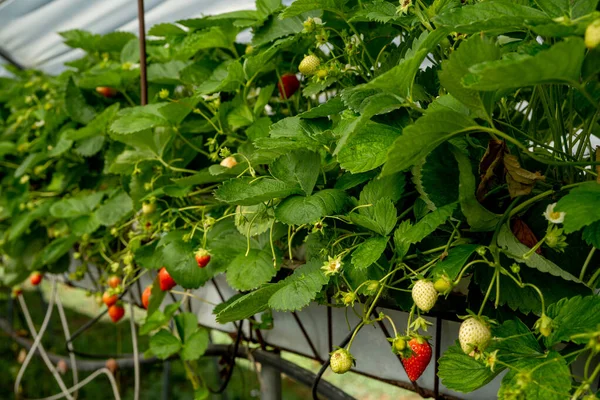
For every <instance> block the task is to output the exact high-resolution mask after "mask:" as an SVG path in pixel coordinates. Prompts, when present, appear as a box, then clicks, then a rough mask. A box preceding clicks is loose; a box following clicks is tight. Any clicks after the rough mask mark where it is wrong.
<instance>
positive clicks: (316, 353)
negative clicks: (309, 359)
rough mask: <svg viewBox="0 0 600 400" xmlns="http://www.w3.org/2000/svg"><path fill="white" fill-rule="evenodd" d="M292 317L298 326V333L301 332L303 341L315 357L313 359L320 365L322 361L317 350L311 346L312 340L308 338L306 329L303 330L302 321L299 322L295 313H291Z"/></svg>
mask: <svg viewBox="0 0 600 400" xmlns="http://www.w3.org/2000/svg"><path fill="white" fill-rule="evenodd" d="M292 315H293V316H294V319H295V320H296V323H297V324H298V327H299V328H300V331H302V335H303V336H304V339H306V342H307V343H308V346H309V347H310V349H311V350H312V352H313V355H314V356H315V359H316V360H317V361H319V362H320V363H322V362H323V359H322V358H321V355H320V354H319V351H318V350H317V348H316V347H315V345H314V344H313V342H312V340H311V339H310V336H309V335H308V332H306V328H304V325H303V324H302V321H300V317H298V314H296V312H295V311H294V312H292Z"/></svg>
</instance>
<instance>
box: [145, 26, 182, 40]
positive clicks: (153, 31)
mask: <svg viewBox="0 0 600 400" xmlns="http://www.w3.org/2000/svg"><path fill="white" fill-rule="evenodd" d="M148 35H150V36H159V37H166V36H180V35H181V36H182V35H187V32H186V31H184V30H183V29H181V28H180V27H178V26H177V25H175V24H167V23H162V24H156V25H153V26H152V27H151V28H150V29H149V30H148Z"/></svg>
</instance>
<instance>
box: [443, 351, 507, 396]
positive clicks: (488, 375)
mask: <svg viewBox="0 0 600 400" xmlns="http://www.w3.org/2000/svg"><path fill="white" fill-rule="evenodd" d="M502 370H503V367H501V366H496V369H495V371H494V372H492V371H491V370H490V368H489V367H486V366H485V365H484V364H483V362H481V361H477V360H475V359H474V358H473V357H469V356H468V355H466V354H465V353H464V352H463V351H462V349H461V348H460V346H459V345H458V344H455V345H454V346H451V347H449V348H448V350H446V352H445V353H444V355H443V356H442V357H441V358H440V360H439V370H438V374H439V377H440V379H441V380H442V384H443V385H444V386H446V387H447V388H448V389H452V390H456V391H457V392H462V393H469V392H472V391H473V390H476V389H479V388H480V387H482V386H485V385H487V384H488V383H489V382H490V381H491V380H492V379H494V378H495V377H496V375H498V374H499V373H500V372H501V371H502Z"/></svg>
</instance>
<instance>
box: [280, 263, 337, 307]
mask: <svg viewBox="0 0 600 400" xmlns="http://www.w3.org/2000/svg"><path fill="white" fill-rule="evenodd" d="M328 281H329V279H328V278H327V277H326V276H325V274H324V273H323V271H322V270H321V263H320V262H319V261H311V262H309V263H307V264H304V265H303V266H301V267H299V268H297V269H296V270H295V271H294V273H293V274H292V275H291V276H289V277H287V278H286V279H285V280H284V281H282V282H281V285H280V287H279V288H278V290H277V291H276V292H275V293H273V295H272V296H271V297H270V298H269V307H270V308H272V309H274V310H277V311H297V310H300V309H302V308H304V307H306V306H307V305H308V304H309V303H310V302H311V301H312V300H314V299H315V297H316V296H317V294H318V293H319V292H320V291H321V288H322V287H323V285H325V284H327V282H328Z"/></svg>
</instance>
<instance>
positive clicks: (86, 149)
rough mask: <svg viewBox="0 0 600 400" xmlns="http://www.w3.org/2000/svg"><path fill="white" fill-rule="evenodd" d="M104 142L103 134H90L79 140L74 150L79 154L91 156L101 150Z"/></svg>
mask: <svg viewBox="0 0 600 400" xmlns="http://www.w3.org/2000/svg"><path fill="white" fill-rule="evenodd" d="M104 142H105V139H104V136H103V135H98V136H92V137H89V138H86V139H83V140H82V141H80V142H79V143H78V144H77V147H75V149H74V151H75V153H77V154H79V155H80V156H83V157H91V156H93V155H94V154H96V153H98V152H99V151H100V150H102V147H103V146H104Z"/></svg>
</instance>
